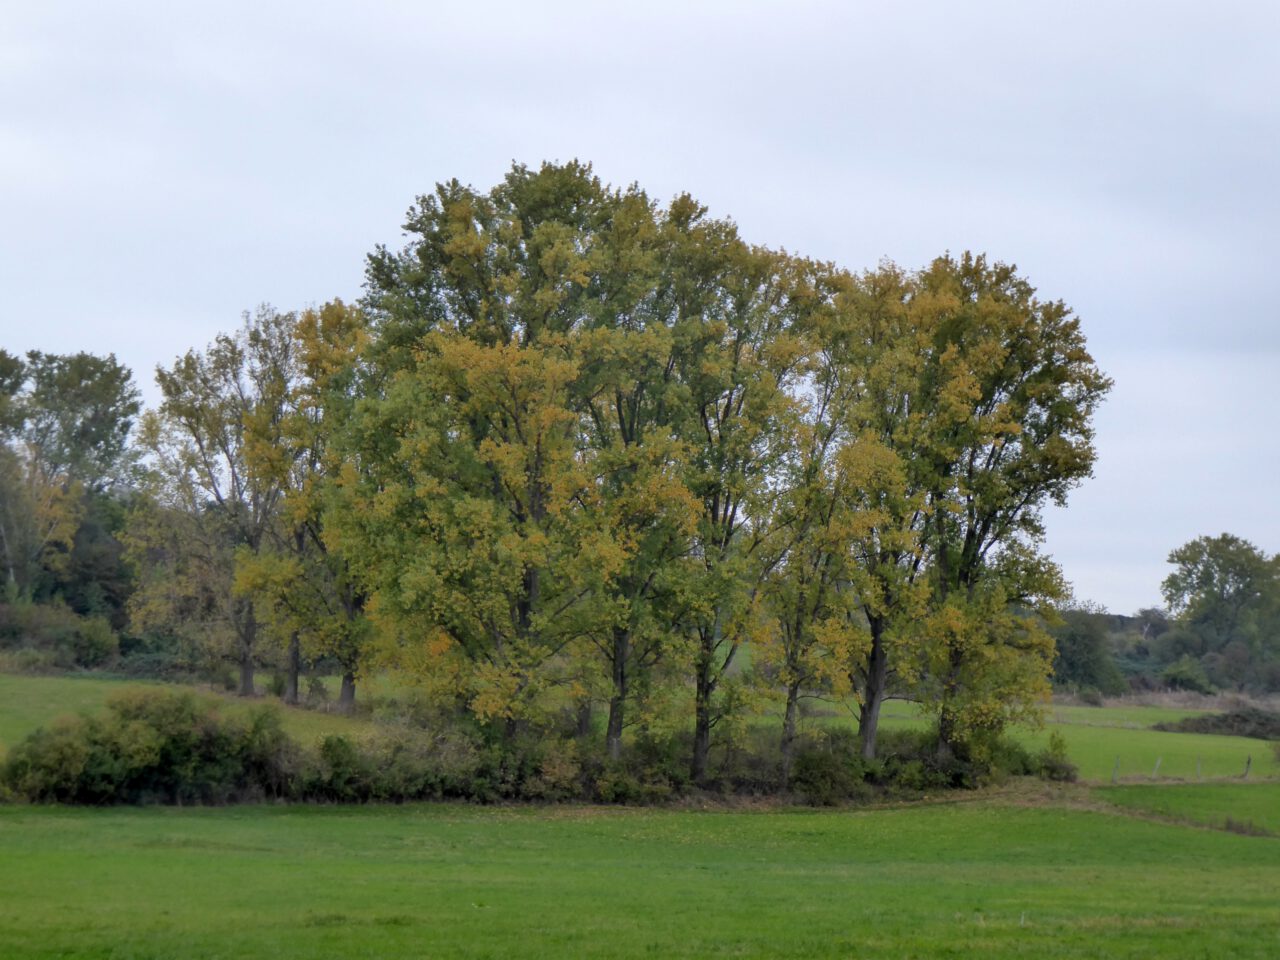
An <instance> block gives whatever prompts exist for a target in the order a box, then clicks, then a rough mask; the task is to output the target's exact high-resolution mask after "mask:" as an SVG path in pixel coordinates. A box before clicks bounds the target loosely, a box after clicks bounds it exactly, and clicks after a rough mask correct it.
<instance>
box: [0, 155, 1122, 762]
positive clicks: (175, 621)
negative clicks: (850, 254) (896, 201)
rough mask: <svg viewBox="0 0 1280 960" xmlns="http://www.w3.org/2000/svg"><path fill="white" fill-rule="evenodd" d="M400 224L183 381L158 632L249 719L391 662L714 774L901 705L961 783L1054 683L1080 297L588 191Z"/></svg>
mask: <svg viewBox="0 0 1280 960" xmlns="http://www.w3.org/2000/svg"><path fill="white" fill-rule="evenodd" d="M405 230H406V235H407V237H408V243H407V245H406V246H405V247H404V248H403V249H400V250H389V249H385V248H380V249H378V250H377V251H375V252H374V253H373V254H372V255H371V257H370V258H369V263H368V269H367V284H366V295H365V297H364V299H363V300H362V302H361V303H360V304H359V305H355V306H351V305H345V304H342V303H340V302H334V303H330V304H327V305H326V306H324V307H323V308H321V309H318V310H308V311H304V312H302V313H298V314H284V313H278V312H276V311H273V310H269V309H264V310H261V311H259V312H258V313H257V314H256V315H254V316H252V317H248V318H246V321H245V323H244V325H243V327H242V328H241V329H240V330H238V331H237V332H236V333H234V334H230V335H226V336H222V337H219V338H218V339H217V340H216V341H215V342H214V343H213V344H211V345H210V346H209V347H208V348H206V349H205V350H202V351H192V352H191V353H188V354H187V355H186V356H185V357H183V358H181V359H179V360H178V361H177V362H176V363H175V364H174V365H172V366H171V367H167V368H162V369H161V370H160V371H159V372H158V382H159V385H160V388H161V391H162V395H163V400H162V403H161V404H160V406H159V408H158V409H156V410H154V411H149V412H147V413H146V414H145V415H144V416H143V417H142V419H141V422H140V424H139V428H138V430H137V442H136V445H135V447H134V448H133V449H134V451H135V452H136V453H137V454H140V455H141V459H142V462H143V463H144V464H145V467H146V469H145V471H143V472H141V473H140V474H139V475H138V478H137V479H136V480H135V481H133V483H132V486H131V489H132V491H133V493H132V496H131V498H130V501H129V520H128V526H127V529H126V530H124V531H123V533H122V534H121V538H120V539H121V541H122V542H123V543H124V544H125V545H126V547H127V555H128V557H129V558H130V559H131V562H132V564H133V571H134V577H135V591H134V593H133V595H132V598H131V599H130V602H129V610H130V614H131V617H132V624H133V629H134V630H135V631H137V632H140V633H141V632H150V633H152V634H164V635H166V636H171V637H174V638H180V639H181V641H182V642H183V643H185V644H187V645H189V646H190V647H192V648H193V649H194V648H199V649H204V650H216V651H219V652H220V653H221V655H224V656H226V657H228V658H230V659H231V660H232V661H234V662H235V663H237V664H238V665H239V677H240V679H239V686H240V689H241V691H242V692H244V693H249V692H252V690H253V689H254V669H255V666H257V665H260V664H262V663H263V662H273V663H276V664H278V665H279V666H280V668H281V669H282V670H283V671H284V673H285V675H286V677H287V682H286V693H287V695H289V696H292V697H293V698H296V697H297V689H298V687H297V684H298V681H297V677H298V672H299V669H300V665H301V663H302V662H303V661H304V660H307V659H311V660H314V659H316V658H325V659H326V660H327V661H329V662H332V663H336V664H338V665H339V671H340V672H341V673H342V674H343V676H344V683H343V690H344V697H345V698H347V699H348V700H349V699H350V697H351V696H353V694H354V682H355V679H356V677H357V676H358V675H359V674H360V673H361V672H362V670H365V669H367V665H368V664H369V663H372V662H374V661H375V660H376V661H377V662H379V663H383V664H394V665H396V666H398V667H399V668H401V669H402V670H404V671H406V672H407V673H408V674H410V675H412V676H414V677H415V678H416V679H417V680H418V681H419V682H420V684H421V685H422V686H423V687H424V688H425V689H426V690H428V691H429V692H430V693H431V696H432V697H433V700H434V702H435V703H437V704H438V705H440V706H441V707H442V708H444V709H446V710H448V711H451V712H453V713H455V714H456V715H459V716H468V717H470V718H472V720H473V721H474V722H475V723H478V724H480V725H481V726H482V727H483V728H485V729H487V730H489V731H491V733H492V735H493V736H495V737H498V738H504V737H512V736H515V735H516V734H517V732H518V731H520V730H521V729H526V728H531V727H532V728H537V727H543V726H546V725H550V724H554V723H559V722H562V720H563V717H564V716H565V715H566V714H572V715H573V716H574V717H576V718H577V722H578V723H579V724H580V725H581V727H582V729H584V730H589V729H591V728H592V723H593V711H601V712H603V716H602V717H601V718H600V719H601V724H600V726H601V727H602V728H603V737H604V745H605V748H606V750H607V752H608V754H609V755H611V756H613V757H615V758H616V757H618V756H619V755H620V754H621V753H622V752H623V750H624V742H625V740H626V737H627V731H628V730H630V729H635V728H644V729H655V728H664V727H665V728H668V729H669V728H673V727H675V726H677V725H680V724H683V723H688V725H689V728H690V732H691V755H690V758H689V761H690V766H691V772H692V776H693V777H694V779H696V780H701V779H702V778H704V777H705V776H706V773H707V765H708V757H709V754H710V752H711V749H712V744H713V742H714V741H715V739H716V736H717V734H723V735H727V733H728V731H731V730H732V729H733V723H734V720H735V718H736V717H738V716H740V715H741V714H742V712H743V710H744V709H746V708H747V707H748V706H750V705H751V704H753V703H758V702H760V701H761V700H762V699H769V700H773V701H775V702H776V703H777V705H778V712H779V713H780V714H781V717H782V719H781V727H782V731H781V753H782V756H783V763H784V765H785V764H787V763H789V760H790V757H791V755H792V749H793V745H794V742H795V739H796V736H797V722H798V715H799V712H800V705H801V702H802V700H803V699H805V698H807V697H814V696H823V697H831V698H839V699H842V700H847V699H848V698H852V699H853V700H854V702H856V703H857V704H858V705H859V712H858V725H859V736H860V749H861V752H862V755H863V756H864V757H866V758H872V757H874V756H875V754H876V743H877V726H878V720H879V714H880V709H881V706H882V704H883V703H884V701H885V699H886V698H887V697H890V696H907V697H910V698H912V699H914V700H917V701H918V702H920V703H921V704H923V705H924V706H925V708H926V709H927V710H928V711H930V713H931V714H932V715H933V716H934V717H935V719H936V721H937V725H938V732H939V744H940V750H941V751H943V752H944V753H946V752H953V751H958V750H964V749H967V748H968V746H969V745H971V744H972V743H974V742H975V741H978V740H981V739H982V737H983V736H984V735H986V734H988V733H990V732H993V731H998V730H999V729H1000V728H1001V727H1002V726H1003V725H1004V724H1005V723H1007V722H1009V721H1011V720H1013V719H1016V718H1018V717H1020V716H1023V715H1025V714H1026V713H1027V712H1029V711H1031V710H1033V709H1034V708H1035V706H1036V705H1037V703H1038V701H1039V700H1040V699H1042V698H1043V696H1044V695H1045V694H1046V693H1047V690H1048V682H1049V673H1050V668H1051V663H1052V659H1053V653H1054V647H1053V642H1052V638H1051V637H1050V634H1049V632H1048V630H1047V625H1046V615H1047V613H1048V610H1049V608H1050V607H1051V606H1052V605H1053V604H1054V603H1056V602H1057V601H1059V600H1060V599H1062V597H1063V596H1064V594H1065V593H1066V590H1065V586H1064V584H1063V581H1062V579H1061V576H1060V574H1059V572H1058V570H1057V569H1056V568H1055V567H1054V565H1053V564H1052V563H1051V562H1050V561H1049V560H1048V558H1047V557H1045V556H1044V555H1043V554H1041V553H1040V552H1039V551H1038V544H1039V541H1040V539H1041V535H1042V528H1041V510H1042V508H1043V507H1044V506H1045V505H1047V504H1060V503H1063V502H1064V500H1065V498H1066V496H1067V493H1068V491H1069V490H1070V489H1071V488H1072V487H1073V486H1074V485H1076V484H1077V483H1079V482H1080V481H1082V480H1083V479H1085V478H1086V477H1088V476H1089V474H1090V470H1091V467H1092V463H1093V458H1094V450H1093V446H1092V428H1091V418H1092V415H1093V413H1094V410H1095V408H1096V406H1097V404H1098V403H1099V402H1100V401H1101V399H1102V398H1103V396H1104V395H1105V393H1106V391H1107V389H1108V388H1109V386H1110V383H1109V381H1108V380H1107V378H1106V377H1105V376H1103V375H1102V374H1101V373H1100V372H1099V370H1098V369H1097V367H1096V365H1095V364H1094V361H1093V359H1092V358H1091V357H1090V355H1089V353H1088V351H1087V349H1086V346H1085V343H1084V338H1083V336H1082V334H1081V332H1080V329H1079V326H1078V323H1077V321H1076V320H1075V319H1074V318H1073V317H1072V315H1071V313H1070V311H1069V310H1068V309H1067V308H1066V307H1065V306H1064V305H1063V304H1062V303H1060V302H1056V301H1042V300H1039V299H1038V298H1037V297H1036V296H1035V292H1034V290H1033V289H1032V288H1031V287H1030V286H1029V285H1028V284H1027V282H1026V281H1025V280H1024V279H1022V278H1021V277H1019V276H1018V275H1017V274H1016V272H1015V271H1014V269H1013V268H1011V267H1009V266H1006V265H1003V264H999V263H992V262H989V261H988V260H986V259H985V258H984V257H981V256H973V255H969V254H965V255H963V256H961V257H952V256H943V257H940V258H938V259H937V260H935V261H934V262H933V263H931V264H930V265H929V266H927V267H926V268H924V269H923V270H920V271H918V272H909V271H905V270H902V269H900V268H898V267H896V266H894V265H892V264H882V265H881V266H880V267H878V268H876V269H874V270H871V271H868V272H866V273H863V274H854V273H850V272H848V271H846V270H843V269H840V268H838V267H836V266H834V265H831V264H828V263H821V262H816V261H812V260H807V259H803V258H800V257H797V256H793V255H790V254H787V253H783V252H778V251H774V250H769V249H766V248H762V247H757V246H753V245H751V244H749V243H747V242H746V241H744V240H743V239H742V238H741V237H740V236H739V234H738V231H737V229H736V227H735V226H734V225H733V224H732V223H730V222H728V221H723V220H716V219H713V218H710V217H709V216H708V215H707V212H706V211H705V209H704V208H702V207H701V206H700V205H698V204H697V203H696V202H694V201H693V200H692V199H691V198H689V197H687V196H681V197H678V198H676V199H675V200H673V201H672V202H671V203H670V204H668V205H661V204H658V203H655V202H654V201H652V200H651V199H650V198H649V197H648V196H646V195H645V194H644V193H643V192H642V191H641V190H639V189H638V188H636V187H631V188H628V189H625V190H618V189H613V188H610V187H608V186H606V185H604V184H602V183H601V182H600V181H599V180H598V179H597V178H596V177H595V176H594V175H593V174H592V172H591V170H590V168H589V167H586V166H583V165H580V164H577V163H571V164H567V165H544V166H543V167H542V168H540V169H537V170H531V169H527V168H525V167H520V166H517V167H515V168H514V169H513V170H512V171H511V172H510V174H509V175H508V176H507V177H506V178H505V180H504V181H503V182H502V183H501V184H499V185H498V186H497V187H495V188H494V189H492V190H490V191H488V192H479V191H476V190H474V189H472V188H469V187H465V186H463V185H461V184H459V183H457V182H452V183H448V184H444V185H441V186H439V187H438V188H437V190H436V191H435V193H434V194H432V195H430V196H425V197H422V198H419V200H418V202H417V204H416V205H415V206H414V207H413V208H412V209H411V210H410V213H409V216H408V220H407V223H406V224H405ZM9 359H11V358H7V357H6V362H7V361H8V360H9ZM32 363H33V364H35V363H36V361H35V359H34V358H33V360H32ZM112 363H113V361H112ZM15 369H16V371H17V372H16V373H14V374H13V375H12V376H10V374H9V373H8V372H7V370H8V367H5V368H4V369H0V377H3V378H4V379H3V381H2V382H3V383H4V384H8V383H9V382H10V381H11V380H12V381H13V382H14V383H16V384H19V387H16V388H15V389H7V387H6V389H7V393H6V394H5V396H6V397H13V398H16V399H15V400H14V401H12V402H10V401H7V400H6V401H5V402H6V406H5V407H3V408H0V414H3V415H4V417H5V418H6V419H5V423H6V424H7V423H9V422H10V421H11V419H12V417H11V413H10V411H11V410H14V409H17V410H21V409H26V408H25V407H23V403H25V402H26V401H25V400H23V397H24V396H25V395H24V394H23V393H22V390H21V387H20V385H21V383H23V382H26V381H25V380H22V379H21V378H22V376H23V373H22V371H23V370H24V369H25V368H24V367H23V366H21V365H19V366H18V367H17V368H15ZM15 377H16V378H18V379H14V378H15ZM126 382H127V379H126ZM130 389H131V388H130ZM37 392H38V391H37V390H36V389H35V388H32V389H30V390H29V391H28V393H29V394H30V395H31V396H34V395H35V394H36V393H37ZM126 394H127V397H128V398H129V400H128V402H129V403H131V404H132V407H130V408H128V409H127V410H126V411H125V415H124V416H122V417H118V418H117V420H116V421H115V423H116V425H117V427H121V426H123V428H124V429H125V430H126V431H127V429H128V421H129V419H130V418H131V417H132V416H133V414H134V413H136V412H137V401H136V393H131V392H128V391H126ZM15 404H16V405H15ZM12 422H14V423H19V422H27V421H21V415H20V414H19V419H17V420H12ZM6 429H9V430H10V433H8V434H6V436H18V433H15V432H14V430H16V429H17V428H16V427H15V428H9V427H6ZM34 429H35V428H34V426H32V427H28V428H27V432H28V433H31V432H32V430H34ZM55 429H56V428H55ZM63 429H65V427H64V428H63ZM120 437H121V445H120V447H119V449H120V450H121V451H123V450H124V447H123V434H121V435H120ZM91 446H92V448H93V449H94V450H95V451H98V450H101V451H102V454H103V455H104V456H106V455H107V453H109V450H108V448H105V447H100V446H99V443H98V441H97V440H95V441H94V442H93V443H92V444H91ZM41 449H43V448H41ZM121 455H122V454H121ZM11 458H12V459H13V461H14V463H15V464H16V466H14V467H13V469H14V470H15V471H16V472H17V473H18V474H21V473H23V471H24V470H25V471H27V472H28V473H30V471H31V470H33V469H39V470H40V471H42V473H41V476H42V477H45V476H48V477H50V478H55V479H51V481H50V482H51V483H52V486H53V487H56V488H58V489H59V490H61V491H64V492H66V491H70V490H72V489H73V484H74V483H76V482H80V483H85V484H92V483H93V482H101V476H100V475H99V474H92V475H91V473H92V471H90V470H89V467H88V466H86V465H82V463H81V460H78V459H76V458H75V457H71V456H70V455H67V456H64V455H62V454H58V455H57V458H55V462H52V463H49V464H41V465H40V466H39V467H38V468H37V467H35V466H33V463H34V458H33V456H32V455H31V454H30V453H25V454H24V453H21V452H18V453H11ZM125 459H126V460H127V459H128V458H127V457H126V458H125ZM122 462H124V461H122V460H121V459H120V456H116V458H115V460H113V461H112V464H111V466H112V469H115V468H117V467H119V466H120V464H121V463H122ZM86 463H87V461H86ZM6 469H8V468H7V467H6ZM93 469H96V470H99V471H101V470H102V469H105V468H103V467H98V466H95V467H94V468H93ZM75 471H83V472H84V474H83V479H82V478H81V476H80V474H77V473H76V472H75ZM95 477H97V478H98V479H97V481H95V479H94V478H95ZM42 489H43V488H42ZM61 495H62V494H59V496H61ZM6 502H7V501H6ZM34 515H35V514H32V516H34ZM6 531H8V528H6ZM13 535H14V536H15V537H16V536H17V534H16V533H14V534H13ZM22 536H23V537H27V538H28V539H26V540H21V542H22V543H24V544H26V543H33V544H34V543H35V542H36V540H35V539H32V537H35V536H36V535H35V534H29V533H23V534H22ZM59 536H64V535H63V534H58V533H47V534H45V535H44V539H45V546H43V547H41V549H42V550H44V551H45V554H48V553H49V552H50V550H52V551H53V552H57V551H58V549H61V548H58V547H56V546H55V547H52V548H51V547H49V546H48V544H50V543H55V541H56V538H57V537H59ZM57 542H61V541H57ZM24 549H27V553H25V554H21V556H24V557H35V558H37V559H38V557H39V556H42V554H40V553H39V551H37V552H36V553H32V552H31V548H24ZM10 555H11V554H10V553H9V552H8V551H7V550H6V556H10ZM12 556H15V557H16V556H19V554H18V553H14V554H12ZM24 562H25V561H24ZM11 567H12V563H11ZM27 575H28V574H25V573H24V574H21V576H27ZM19 576H20V575H19V574H18V573H16V572H11V573H10V577H11V578H17V577H19Z"/></svg>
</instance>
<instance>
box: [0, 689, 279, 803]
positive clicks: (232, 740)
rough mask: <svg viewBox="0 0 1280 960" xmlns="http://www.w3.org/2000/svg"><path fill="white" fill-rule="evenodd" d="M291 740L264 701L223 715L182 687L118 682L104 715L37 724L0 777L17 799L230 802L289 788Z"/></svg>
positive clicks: (103, 801)
mask: <svg viewBox="0 0 1280 960" xmlns="http://www.w3.org/2000/svg"><path fill="white" fill-rule="evenodd" d="M296 767H297V749H296V747H295V746H294V744H293V743H292V741H290V740H289V739H288V737H287V736H285V734H284V732H283V730H282V729H281V727H280V720H279V715H278V714H277V713H275V711H273V710H271V709H269V708H263V709H259V710H256V711H253V712H251V713H250V714H248V715H247V716H245V717H222V716H221V715H220V714H219V713H218V710H217V707H216V705H214V704H212V703H210V702H208V701H204V700H201V699H197V698H196V697H194V696H192V695H191V694H187V693H171V692H168V691H162V690H138V691H125V692H123V693H120V694H117V695H116V696H115V697H113V698H112V699H111V700H109V701H108V703H107V713H106V715H105V716H101V717H90V716H81V717H76V718H70V719H66V720H62V721H59V722H57V723H55V724H54V725H53V726H51V727H50V728H48V729H42V730H37V731H36V732H35V733H33V734H32V735H31V736H29V737H28V738H27V739H26V740H24V741H23V742H22V743H20V744H18V746H17V747H15V748H14V750H13V752H12V753H11V754H10V755H9V758H8V760H7V761H6V762H5V764H4V765H3V767H0V780H3V781H4V783H5V784H6V785H7V786H8V787H9V788H10V789H12V790H13V792H14V793H15V794H16V795H17V796H19V797H21V798H24V799H27V800H30V801H33V802H37V803H47V802H63V803H80V804H114V803H214V804H219V803H231V802H234V801H241V800H257V799H262V798H265V797H284V796H288V795H289V794H290V792H291V790H292V784H293V779H294V776H295V771H296Z"/></svg>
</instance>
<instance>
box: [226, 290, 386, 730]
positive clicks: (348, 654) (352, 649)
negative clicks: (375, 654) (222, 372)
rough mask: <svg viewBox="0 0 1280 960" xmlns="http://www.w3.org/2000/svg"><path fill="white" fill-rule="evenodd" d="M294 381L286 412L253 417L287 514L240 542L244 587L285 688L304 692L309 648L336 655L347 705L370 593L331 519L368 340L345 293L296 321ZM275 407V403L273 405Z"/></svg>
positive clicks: (254, 437)
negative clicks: (250, 542)
mask: <svg viewBox="0 0 1280 960" xmlns="http://www.w3.org/2000/svg"><path fill="white" fill-rule="evenodd" d="M290 336H291V337H292V338H293V341H294V343H293V353H294V365H295V367H294V370H295V376H294V377H293V385H292V388H291V390H290V393H289V396H288V398H287V400H286V401H285V403H284V405H283V408H281V409H282V413H281V414H280V418H279V420H278V421H277V420H275V419H274V418H273V416H265V417H264V416H255V417H251V418H250V419H249V420H248V423H247V435H246V457H247V460H248V462H249V464H250V466H251V467H252V469H253V470H254V471H255V473H257V474H258V475H260V476H263V477H273V478H275V481H276V482H278V483H279V484H280V485H281V487H282V488H283V490H284V495H283V498H282V502H281V509H280V513H279V524H278V525H277V527H275V528H274V529H273V530H272V531H271V535H270V536H269V537H268V538H266V539H265V540H264V542H263V545H262V547H261V549H259V550H258V551H256V552H255V551H252V550H241V551H240V553H239V555H238V557H237V569H236V588H237V590H238V592H239V593H240V594H241V595H243V596H247V597H251V598H253V599H254V600H255V601H256V602H257V604H258V607H259V609H261V611H262V613H263V616H264V619H265V620H266V623H267V626H268V628H269V629H270V631H271V632H272V633H273V634H274V635H275V638H276V640H277V641H278V642H280V643H281V644H282V645H284V646H285V647H286V649H287V652H286V658H285V692H284V699H285V701H286V702H288V703H296V702H297V701H298V676H299V672H300V668H301V660H302V656H303V653H304V651H305V653H306V654H307V655H308V656H310V657H312V658H317V657H331V658H333V659H335V660H336V661H337V662H338V663H339V665H340V667H341V670H342V679H341V687H340V690H339V694H338V706H339V709H340V710H343V711H344V712H345V711H349V710H351V709H352V707H353V706H354V703H355V695H356V675H357V672H358V670H359V668H360V666H361V661H362V658H363V657H364V655H365V653H366V652H367V646H368V639H369V636H370V632H371V630H370V624H369V621H368V618H367V617H366V616H365V596H364V592H363V590H362V588H361V587H360V586H359V584H357V582H356V580H355V577H354V574H353V572H352V570H351V569H350V564H349V563H348V562H347V560H346V557H345V556H344V555H343V554H342V552H341V550H340V549H336V548H335V546H334V543H333V538H331V537H329V536H328V527H329V524H328V523H327V522H326V516H327V515H328V513H329V511H330V509H331V506H332V503H333V501H334V499H335V488H334V479H335V477H336V476H337V475H338V473H339V472H340V471H341V468H342V462H341V460H340V458H339V457H338V455H337V454H336V453H335V445H334V443H333V440H334V435H335V433H336V432H337V431H338V430H340V429H341V428H342V424H343V423H344V422H345V421H346V420H347V419H348V418H349V416H350V412H351V406H352V404H353V403H354V393H353V391H354V384H355V381H356V376H357V364H358V358H359V355H360V352H361V351H362V350H363V349H364V347H365V346H366V344H367V340H368V324H367V320H366V318H365V317H364V315H363V313H362V312H361V311H360V310H358V309H355V308H352V307H348V306H347V305H346V304H344V303H342V301H340V300H337V301H333V302H331V303H327V304H325V305H324V306H323V307H321V308H320V309H318V310H305V311H303V312H302V313H301V314H300V315H299V316H298V317H297V318H296V322H295V323H294V324H293V326H292V329H291V330H290ZM273 409H274V408H273Z"/></svg>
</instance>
